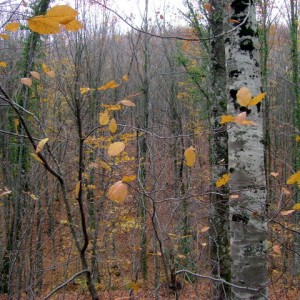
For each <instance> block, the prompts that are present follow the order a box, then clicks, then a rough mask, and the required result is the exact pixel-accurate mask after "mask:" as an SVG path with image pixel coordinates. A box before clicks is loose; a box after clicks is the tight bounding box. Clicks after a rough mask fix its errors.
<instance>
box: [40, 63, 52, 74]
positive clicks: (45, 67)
mask: <svg viewBox="0 0 300 300" xmlns="http://www.w3.org/2000/svg"><path fill="white" fill-rule="evenodd" d="M42 69H43V71H44V73H48V72H49V71H50V69H49V67H48V66H47V65H45V64H42Z"/></svg>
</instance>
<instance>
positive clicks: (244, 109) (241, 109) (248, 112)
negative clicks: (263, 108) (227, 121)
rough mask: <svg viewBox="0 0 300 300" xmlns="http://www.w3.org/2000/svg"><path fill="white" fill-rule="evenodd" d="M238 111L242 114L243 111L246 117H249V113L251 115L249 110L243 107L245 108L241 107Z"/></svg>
mask: <svg viewBox="0 0 300 300" xmlns="http://www.w3.org/2000/svg"><path fill="white" fill-rule="evenodd" d="M240 111H241V112H244V111H245V112H246V114H247V116H248V115H250V113H251V109H249V108H248V107H245V106H241V107H240Z"/></svg>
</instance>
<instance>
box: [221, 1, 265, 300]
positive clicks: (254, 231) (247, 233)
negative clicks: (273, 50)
mask: <svg viewBox="0 0 300 300" xmlns="http://www.w3.org/2000/svg"><path fill="white" fill-rule="evenodd" d="M228 3H229V6H230V10H229V17H228V19H227V20H226V21H227V24H228V26H230V29H234V30H233V31H232V32H230V33H229V34H228V35H227V37H226V39H225V49H226V63H227V80H228V81H227V90H228V94H229V97H228V104H227V110H228V114H231V115H236V114H238V113H240V112H241V111H245V110H246V111H247V114H248V118H249V119H250V120H252V121H253V122H255V123H256V124H257V125H256V126H245V125H244V126H241V125H235V126H232V127H231V128H230V129H229V130H228V135H229V141H228V146H229V149H228V150H229V162H228V165H229V170H230V173H231V180H230V183H229V184H230V194H231V196H232V195H238V198H237V199H236V197H232V198H231V199H230V236H231V240H230V245H231V246H230V251H231V258H232V267H231V273H232V274H231V275H232V283H233V284H235V285H238V286H241V287H244V288H243V289H242V288H237V287H233V288H232V299H256V300H257V299H266V298H267V288H266V286H267V281H268V267H267V261H268V256H267V235H266V222H265V206H266V183H265V169H264V145H263V120H262V114H261V113H260V112H259V107H260V106H258V107H251V108H250V109H251V111H250V110H247V109H246V108H245V107H240V106H239V104H238V103H237V100H236V94H237V91H238V90H239V89H240V88H241V87H243V86H246V87H248V88H249V89H250V91H251V93H252V96H256V95H257V94H259V93H261V74H260V64H259V52H258V44H259V43H258V34H257V25H256V15H255V7H254V1H253V0H234V1H228ZM247 288H250V289H247ZM251 289H259V291H257V292H255V291H253V290H251Z"/></svg>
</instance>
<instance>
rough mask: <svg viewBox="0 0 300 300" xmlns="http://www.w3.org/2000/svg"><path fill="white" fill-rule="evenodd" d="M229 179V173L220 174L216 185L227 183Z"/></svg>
mask: <svg viewBox="0 0 300 300" xmlns="http://www.w3.org/2000/svg"><path fill="white" fill-rule="evenodd" d="M229 179H230V174H229V173H226V174H224V175H222V176H221V177H220V178H219V179H218V180H217V182H216V186H217V187H218V188H219V187H221V186H223V185H225V184H227V183H228V181H229Z"/></svg>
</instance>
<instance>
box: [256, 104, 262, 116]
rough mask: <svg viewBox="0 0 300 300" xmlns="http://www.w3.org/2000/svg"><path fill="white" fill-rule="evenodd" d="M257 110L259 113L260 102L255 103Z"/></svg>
mask: <svg viewBox="0 0 300 300" xmlns="http://www.w3.org/2000/svg"><path fill="white" fill-rule="evenodd" d="M256 108H257V112H258V113H260V108H261V102H260V103H258V104H256Z"/></svg>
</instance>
